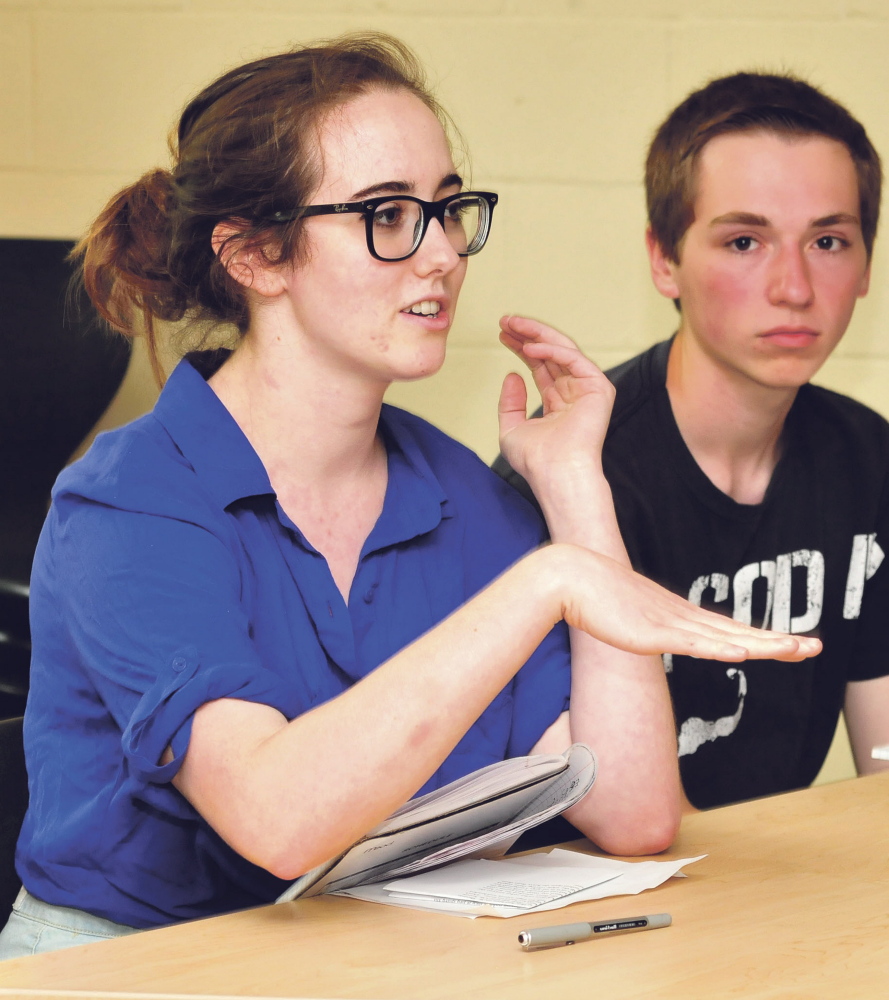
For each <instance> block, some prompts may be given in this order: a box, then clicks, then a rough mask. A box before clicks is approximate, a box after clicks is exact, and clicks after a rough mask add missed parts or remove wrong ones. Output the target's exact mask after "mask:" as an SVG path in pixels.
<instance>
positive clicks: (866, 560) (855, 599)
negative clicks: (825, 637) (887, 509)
mask: <svg viewBox="0 0 889 1000" xmlns="http://www.w3.org/2000/svg"><path fill="white" fill-rule="evenodd" d="M884 557H885V553H884V552H883V550H882V549H881V548H880V543H879V542H878V541H877V535H876V532H871V533H870V534H869V535H856V536H855V537H854V538H853V539H852V556H851V558H850V559H849V575H848V576H847V577H846V595H845V597H844V599H843V618H857V617H858V616H859V615H860V614H861V601H862V599H863V597H864V585H865V583H866V582H867V581H868V580H869V579H870V578H871V577H872V576H873V575H874V573H876V571H877V570H878V569H879V568H880V564H881V563H882V562H883V559H884Z"/></svg>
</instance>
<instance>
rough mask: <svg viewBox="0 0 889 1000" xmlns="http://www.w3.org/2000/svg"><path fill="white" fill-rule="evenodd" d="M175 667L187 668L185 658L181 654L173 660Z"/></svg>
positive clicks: (179, 668) (176, 668)
mask: <svg viewBox="0 0 889 1000" xmlns="http://www.w3.org/2000/svg"><path fill="white" fill-rule="evenodd" d="M173 669H174V670H184V669H185V660H184V659H183V658H182V657H181V656H177V657H176V659H175V660H173Z"/></svg>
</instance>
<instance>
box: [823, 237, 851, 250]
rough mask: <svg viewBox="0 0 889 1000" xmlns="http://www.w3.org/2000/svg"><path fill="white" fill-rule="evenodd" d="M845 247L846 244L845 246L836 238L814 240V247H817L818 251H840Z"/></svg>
mask: <svg viewBox="0 0 889 1000" xmlns="http://www.w3.org/2000/svg"><path fill="white" fill-rule="evenodd" d="M847 245H848V244H846V243H845V242H844V241H843V240H841V239H840V238H839V237H838V236H819V237H818V239H817V240H815V246H816V247H818V249H819V250H833V251H836V250H842V249H843V247H844V246H847Z"/></svg>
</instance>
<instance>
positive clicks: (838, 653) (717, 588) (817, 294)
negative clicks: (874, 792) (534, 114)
mask: <svg viewBox="0 0 889 1000" xmlns="http://www.w3.org/2000/svg"><path fill="white" fill-rule="evenodd" d="M880 178H881V174H880V161H879V157H878V155H877V153H876V151H875V150H874V148H873V146H872V145H871V143H870V142H869V140H868V138H867V135H866V134H865V131H864V129H863V128H862V127H861V125H860V124H859V123H858V122H857V121H855V120H854V119H853V118H852V117H851V116H850V115H849V114H848V112H847V111H846V110H845V109H844V108H842V107H841V106H839V105H838V104H837V103H836V102H834V101H832V100H831V99H830V98H828V97H826V96H825V95H824V94H822V93H820V92H819V91H818V90H816V89H815V88H813V87H811V86H809V85H808V84H806V83H804V82H803V81H801V80H798V79H794V78H792V77H785V76H771V75H764V74H751V73H739V74H737V75H734V76H731V77H726V78H723V79H719V80H715V81H713V82H712V83H710V84H709V85H708V86H706V87H704V88H703V89H702V90H700V91H697V92H696V93H693V94H692V95H690V96H689V97H688V98H687V99H686V100H685V101H683V103H682V104H680V105H679V107H677V108H676V109H675V110H674V111H673V113H672V114H671V115H670V116H669V117H668V118H667V120H666V121H665V122H664V124H663V125H662V126H661V128H660V129H659V131H658V133H657V135H656V136H655V138H654V141H653V142H652V145H651V149H650V151H649V155H648V162H647V168H646V189H647V197H648V210H649V223H650V225H649V229H648V232H647V245H648V252H649V256H650V260H651V273H652V278H653V280H654V283H655V286H656V287H657V289H658V291H659V292H661V294H662V295H665V296H667V297H668V298H671V299H673V300H674V301H675V302H676V305H677V308H678V309H679V317H680V318H679V330H678V332H677V333H676V335H675V336H674V337H673V338H672V339H671V340H669V341H665V342H663V343H661V344H657V345H656V346H655V347H653V348H651V349H650V350H649V351H647V352H645V353H644V354H642V355H640V356H639V357H637V358H633V359H632V360H631V361H628V362H626V363H625V364H623V365H620V366H619V367H618V368H616V369H614V370H613V371H611V372H609V373H608V374H609V377H610V378H611V379H612V381H613V382H614V383H615V385H616V387H617V399H616V402H615V406H614V411H613V415H612V419H611V424H610V428H609V432H608V437H607V440H606V443H605V449H604V454H603V462H604V466H605V471H606V474H607V476H608V479H609V481H610V483H611V486H612V491H613V494H614V501H615V505H616V507H617V513H618V519H619V521H620V526H621V530H622V533H623V536H624V539H625V541H626V545H627V548H628V550H629V553H630V558H631V560H632V562H633V565H634V566H635V568H636V569H638V570H640V571H642V572H643V573H645V574H646V575H648V576H650V577H652V578H653V579H655V580H658V581H659V582H661V583H663V584H665V585H666V586H668V587H670V588H671V589H672V590H674V591H675V592H677V593H679V594H682V595H683V596H687V597H688V598H689V599H690V600H692V601H694V602H696V603H699V604H702V605H704V606H707V607H710V608H713V609H714V610H720V611H723V612H724V613H725V614H728V615H733V616H734V618H736V619H739V620H743V621H745V622H748V623H749V622H752V623H753V624H755V625H762V626H767V627H770V628H774V629H786V630H788V631H790V632H794V633H808V634H814V635H818V636H819V637H820V638H821V639H822V641H823V643H824V650H823V652H822V653H821V655H820V656H818V657H815V658H814V659H811V660H808V661H804V662H802V663H778V662H777V661H756V662H749V661H748V662H747V663H744V664H742V665H741V666H739V667H728V668H726V666H725V664H719V663H715V662H712V661H708V660H697V659H692V658H689V657H684V656H683V657H679V656H676V657H673V658H672V660H671V659H670V658H669V657H665V667H666V669H667V671H668V675H669V682H670V689H671V693H672V696H673V703H674V708H675V712H676V722H677V729H678V734H679V755H680V769H681V774H682V779H683V784H684V786H685V791H686V795H687V797H688V799H689V800H690V802H691V804H692V805H694V806H696V807H699V808H705V807H708V806H715V805H721V804H724V803H727V802H732V801H737V800H740V799H747V798H752V797H754V796H759V795H766V794H770V793H774V792H781V791H785V790H788V789H792V788H799V787H802V786H805V785H808V784H809V783H811V781H812V780H813V779H814V778H815V776H816V775H817V773H818V771H819V769H820V768H821V765H822V763H823V762H824V758H825V755H826V753H827V750H828V748H829V746H830V743H831V738H832V736H833V733H834V730H835V727H836V723H837V719H838V716H839V712H840V710H841V709H843V710H844V711H845V717H846V722H847V725H848V729H849V734H850V738H851V743H852V749H853V753H854V756H855V762H856V766H857V768H858V771H859V773H862V774H863V773H867V772H869V771H873V770H876V769H878V768H879V767H881V766H887V765H881V764H879V763H878V762H877V761H874V760H872V759H871V756H870V751H871V748H872V747H873V746H874V745H877V744H885V743H889V655H887V649H886V642H885V638H884V633H885V624H884V623H885V620H886V618H887V616H889V561H887V562H886V565H884V564H883V563H884V548H889V545H887V539H889V424H887V423H886V421H884V420H883V419H882V418H881V417H880V416H878V415H877V414H876V413H874V412H872V411H871V410H869V409H867V408H866V407H864V406H861V405H860V404H858V403H856V402H854V401H853V400H851V399H848V398H846V397H844V396H840V395H838V394H836V393H833V392H829V391H827V390H825V389H821V388H817V387H815V386H812V385H810V384H809V380H810V379H811V378H812V376H813V375H814V374H815V373H816V372H817V371H818V369H819V368H820V366H821V365H822V364H823V363H824V361H825V360H826V359H827V358H828V356H829V355H830V353H831V351H832V350H833V349H834V348H835V347H836V345H837V343H838V342H839V340H840V338H841V337H842V336H843V333H844V332H845V330H846V327H847V325H848V323H849V320H850V318H851V315H852V311H853V309H854V306H855V303H856V300H857V299H858V298H860V297H861V296H863V295H865V294H866V292H867V288H868V280H869V275H870V258H871V251H872V248H873V241H874V236H875V233H876V227H877V217H878V213H879V201H880ZM495 467H496V468H498V471H500V472H501V474H503V475H505V476H507V478H510V479H511V480H512V481H513V482H514V483H515V485H517V486H518V487H519V488H522V483H521V482H519V481H517V477H516V476H515V473H513V472H512V470H510V469H509V468H508V466H505V463H503V460H502V459H498V462H497V465H496V466H495Z"/></svg>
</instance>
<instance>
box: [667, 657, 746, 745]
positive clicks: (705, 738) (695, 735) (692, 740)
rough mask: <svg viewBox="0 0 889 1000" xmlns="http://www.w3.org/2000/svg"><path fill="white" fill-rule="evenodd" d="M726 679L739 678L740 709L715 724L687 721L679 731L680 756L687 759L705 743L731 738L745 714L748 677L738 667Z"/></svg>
mask: <svg viewBox="0 0 889 1000" xmlns="http://www.w3.org/2000/svg"><path fill="white" fill-rule="evenodd" d="M725 675H726V677H735V676H737V678H738V707H737V709H736V710H735V713H734V714H733V715H724V716H723V717H722V718H721V719H717V720H716V721H715V722H707V721H705V720H704V719H698V718H692V719H686V720H685V722H683V723H682V729H680V730H679V756H680V757H685V756H686V755H687V754H690V753H694V752H695V751H696V750H697V749H698V747H701V746H703V745H704V744H705V743H712V742H713V740H715V739H718V738H719V737H720V736H730V735H731V734H732V733H733V732H734V731H735V730H736V729H737V728H738V723H739V722H740V721H741V715H742V714H743V712H744V698H745V697H746V695H747V675H746V674H745V673H744V671H743V670H740V669H738V668H737V667H730V668H729V669H728V670H726V672H725Z"/></svg>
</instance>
